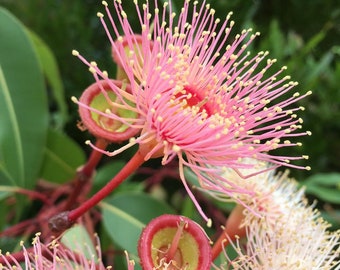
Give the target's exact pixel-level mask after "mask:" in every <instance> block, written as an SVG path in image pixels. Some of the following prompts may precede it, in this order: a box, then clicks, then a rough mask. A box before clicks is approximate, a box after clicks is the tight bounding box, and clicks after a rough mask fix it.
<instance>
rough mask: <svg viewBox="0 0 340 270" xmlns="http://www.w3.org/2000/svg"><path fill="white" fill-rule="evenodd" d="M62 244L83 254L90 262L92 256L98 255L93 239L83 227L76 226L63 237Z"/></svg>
mask: <svg viewBox="0 0 340 270" xmlns="http://www.w3.org/2000/svg"><path fill="white" fill-rule="evenodd" d="M61 242H62V243H63V244H64V245H65V246H67V247H68V248H69V249H71V250H73V251H75V252H76V253H79V254H83V255H84V256H85V257H86V258H87V259H89V260H91V259H92V256H96V255H97V252H96V248H95V246H94V245H93V243H92V241H91V237H90V235H89V233H88V232H87V231H86V229H85V228H84V226H82V225H74V226H73V227H72V228H70V229H69V230H67V231H66V232H65V233H64V234H63V236H62V238H61ZM96 257H97V256H96Z"/></svg>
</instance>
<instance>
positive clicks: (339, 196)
mask: <svg viewBox="0 0 340 270" xmlns="http://www.w3.org/2000/svg"><path fill="white" fill-rule="evenodd" d="M301 184H302V185H304V186H306V192H307V193H310V194H313V195H315V196H316V197H318V198H320V199H322V200H324V201H325V202H330V203H336V204H340V174H339V173H320V174H315V175H312V176H310V177H309V178H307V179H306V180H305V181H303V182H301Z"/></svg>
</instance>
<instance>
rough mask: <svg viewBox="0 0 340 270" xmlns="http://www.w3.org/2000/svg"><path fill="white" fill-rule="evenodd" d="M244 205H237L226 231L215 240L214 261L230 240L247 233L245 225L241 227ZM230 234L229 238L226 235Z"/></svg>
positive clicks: (228, 220) (228, 221)
mask: <svg viewBox="0 0 340 270" xmlns="http://www.w3.org/2000/svg"><path fill="white" fill-rule="evenodd" d="M243 210H244V207H243V206H241V205H236V207H235V208H234V209H233V211H232V212H231V214H230V216H229V217H228V219H227V222H226V224H225V228H224V231H223V232H222V233H221V235H220V236H219V238H218V239H217V240H216V241H215V243H214V246H213V247H212V250H211V253H212V260H213V261H214V260H215V259H216V258H217V257H218V255H220V253H221V252H222V248H224V247H226V246H227V245H228V244H229V240H231V241H234V240H235V239H236V236H238V237H243V236H245V235H246V229H245V227H244V226H243V227H241V224H242V221H243V218H244V215H243ZM226 235H228V237H229V239H228V238H227V237H226Z"/></svg>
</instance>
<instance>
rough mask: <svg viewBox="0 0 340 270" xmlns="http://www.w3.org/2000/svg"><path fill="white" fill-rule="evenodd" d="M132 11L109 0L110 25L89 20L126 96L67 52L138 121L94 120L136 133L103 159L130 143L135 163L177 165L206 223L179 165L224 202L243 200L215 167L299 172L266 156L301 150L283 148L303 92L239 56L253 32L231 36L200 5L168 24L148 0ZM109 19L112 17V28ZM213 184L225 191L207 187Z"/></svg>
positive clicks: (226, 25)
mask: <svg viewBox="0 0 340 270" xmlns="http://www.w3.org/2000/svg"><path fill="white" fill-rule="evenodd" d="M137 2H138V1H137V0H135V1H134V3H135V6H136V14H126V13H125V12H124V9H123V6H122V1H121V0H114V1H113V9H112V10H113V13H114V15H113V16H112V15H111V13H110V11H109V8H108V4H107V3H106V2H105V1H103V2H102V3H103V5H104V6H105V9H106V13H107V17H108V20H109V22H110V25H107V24H106V22H105V20H104V15H103V14H102V13H98V16H99V18H100V20H101V21H102V24H103V26H104V29H105V31H106V33H107V35H108V38H109V40H110V42H111V45H112V51H113V55H114V58H115V60H116V61H117V62H118V63H119V66H120V68H122V69H123V70H124V72H125V73H126V77H127V78H128V83H129V84H130V86H131V94H129V95H128V94H126V92H122V91H121V89H120V88H118V87H117V86H116V85H114V84H112V83H111V82H110V80H109V79H108V74H107V72H105V71H101V70H100V69H99V68H98V67H97V64H95V63H93V62H88V61H87V60H86V59H85V58H84V57H82V56H81V55H80V54H79V53H78V52H77V51H74V52H73V54H74V55H76V56H78V57H79V58H80V59H81V60H82V61H83V62H84V63H85V64H87V65H88V66H89V67H90V71H91V72H92V73H93V75H94V78H95V79H96V80H97V81H99V80H101V79H103V80H107V82H108V84H109V85H110V86H111V89H112V91H113V92H114V93H115V94H116V95H117V98H119V97H120V99H121V100H126V99H129V100H130V101H131V102H132V103H133V104H135V108H131V110H134V111H135V112H136V113H137V114H138V115H139V116H140V118H138V119H135V121H133V122H131V121H130V119H129V121H130V122H129V121H127V120H126V119H124V117H122V116H119V115H116V114H115V113H107V112H102V113H101V114H102V115H103V116H105V117H107V118H112V119H115V120H120V121H121V122H122V123H124V124H129V125H130V126H131V127H132V128H137V129H140V131H141V133H140V136H138V137H137V138H133V139H131V140H130V142H129V143H128V144H126V145H125V146H124V147H122V148H120V149H118V150H116V151H114V152H112V153H109V152H105V153H106V154H108V155H111V156H113V155H116V154H118V153H120V152H122V151H124V150H125V149H126V148H128V147H130V146H132V145H134V144H139V146H140V148H139V151H140V152H141V153H142V154H143V155H144V156H145V160H147V159H149V158H155V157H163V159H162V164H167V163H168V162H169V161H171V160H172V159H173V158H175V157H178V159H179V171H180V176H181V179H182V182H183V184H184V186H185V188H186V190H187V191H188V194H189V195H190V197H191V198H192V199H193V201H194V202H195V204H196V207H197V208H198V210H199V211H200V213H201V215H202V216H203V217H204V218H206V219H207V220H208V218H207V217H206V216H205V215H204V213H203V212H202V210H201V208H200V206H199V205H198V204H197V203H196V201H195V198H194V196H193V194H192V193H191V191H190V189H189V187H188V186H187V183H186V181H185V177H184V172H183V168H184V167H185V166H187V167H190V168H191V169H192V170H193V172H194V173H195V174H196V175H197V177H198V179H199V183H200V186H201V187H202V188H204V189H207V190H215V189H217V191H221V190H223V192H224V193H226V194H229V195H232V194H234V193H251V192H250V191H247V190H245V189H244V188H242V187H240V186H238V185H236V184H234V183H233V182H232V181H231V180H230V179H226V178H223V176H221V175H222V172H223V168H225V167H229V168H231V169H233V170H235V171H238V170H239V169H242V168H251V167H252V166H253V165H252V164H244V163H242V162H241V159H243V158H248V157H252V158H256V159H259V160H262V161H267V162H271V163H272V164H274V167H277V166H280V165H286V166H290V167H295V168H305V169H309V167H301V166H297V165H294V164H292V163H290V162H291V161H294V160H297V159H303V157H291V156H275V155H273V154H271V153H269V151H271V150H273V149H277V148H281V147H292V146H297V145H301V143H299V142H293V141H290V139H291V138H294V137H300V136H304V135H307V134H309V132H304V131H299V130H300V129H301V127H302V126H301V123H302V119H300V118H298V117H297V115H296V112H297V111H299V110H302V109H303V108H302V107H299V106H297V105H296V102H297V101H298V100H300V99H301V98H303V97H304V96H306V95H308V94H309V93H310V92H308V93H307V94H305V95H300V94H299V93H295V92H292V91H293V88H294V86H296V85H297V83H296V82H292V81H290V77H289V76H283V75H282V72H283V71H284V70H285V69H286V67H282V68H278V69H277V68H275V67H274V63H275V62H276V60H275V59H267V54H268V52H259V53H258V54H255V55H252V54H251V53H250V52H248V51H247V47H248V46H249V45H250V43H251V42H252V41H253V40H254V38H255V37H256V36H258V35H259V33H254V34H251V32H252V30H251V29H247V30H244V31H242V32H241V33H240V34H237V35H236V36H232V35H231V34H230V33H231V31H232V28H233V25H234V22H233V21H231V20H230V16H231V13H230V14H228V15H227V17H226V18H225V19H222V20H220V19H218V18H215V15H214V14H215V10H214V9H212V8H211V7H210V5H209V4H205V1H202V5H198V1H194V2H193V3H190V0H186V1H184V6H183V8H182V9H181V11H180V13H179V14H177V15H176V14H175V13H173V10H172V4H171V1H169V2H165V3H164V4H163V6H162V7H161V6H158V1H156V0H155V1H152V2H153V4H154V6H155V8H154V9H152V10H151V5H150V3H149V1H146V3H145V4H143V5H139V4H138V3H137ZM129 16H137V18H138V19H139V22H140V26H141V27H140V33H138V34H137V33H136V34H135V32H134V31H133V30H132V27H131V25H130V23H129ZM176 16H177V20H175V18H176ZM113 17H117V18H118V21H119V23H118V24H116V23H115V22H114V20H113ZM110 27H111V28H112V34H111V30H110V29H109V28H110ZM120 28H122V31H120V30H119V29H120ZM267 71H269V72H268V73H269V74H270V75H267ZM283 95H285V98H283ZM286 96H288V97H286ZM78 104H79V105H80V106H83V107H85V108H87V109H89V110H93V109H92V108H91V107H90V106H87V105H86V104H83V103H81V102H78ZM98 150H99V151H103V150H100V149H98ZM215 179H218V181H219V182H221V183H227V184H228V186H229V187H228V188H226V185H225V184H222V185H219V184H217V185H216V181H215Z"/></svg>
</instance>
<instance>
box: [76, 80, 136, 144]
mask: <svg viewBox="0 0 340 270" xmlns="http://www.w3.org/2000/svg"><path fill="white" fill-rule="evenodd" d="M112 85H114V86H115V87H117V88H121V89H122V91H126V92H127V93H131V89H130V86H129V85H127V84H123V82H121V81H116V80H108V79H106V80H99V81H97V82H96V83H94V84H92V85H90V86H89V87H88V88H87V89H86V90H85V91H84V92H83V94H82V96H81V97H80V99H79V103H78V104H79V105H80V106H79V114H80V117H81V119H82V122H83V124H84V126H85V127H86V128H87V129H88V130H89V131H90V132H91V133H92V134H93V135H94V136H96V137H99V138H103V139H106V140H108V141H111V142H122V141H125V140H128V139H130V138H131V137H133V136H134V135H136V134H137V133H138V132H139V131H140V130H139V129H136V128H132V127H131V126H130V125H127V124H124V122H125V120H126V122H128V121H129V119H137V118H138V114H137V113H136V112H134V111H132V110H130V109H129V107H130V106H133V104H129V101H122V100H119V99H117V95H116V94H115V93H114V91H112ZM89 108H91V109H89ZM111 115H112V117H110V116H111ZM117 115H118V117H116V116H117Z"/></svg>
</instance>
